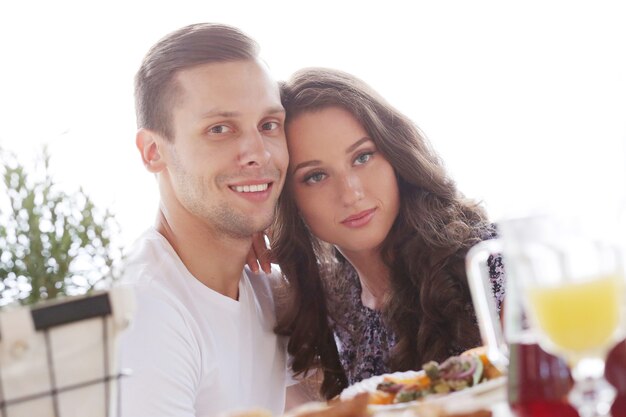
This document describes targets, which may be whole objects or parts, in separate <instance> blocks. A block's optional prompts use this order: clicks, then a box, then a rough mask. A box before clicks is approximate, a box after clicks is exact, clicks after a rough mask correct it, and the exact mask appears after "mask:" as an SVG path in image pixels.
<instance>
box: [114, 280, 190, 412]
mask: <svg viewBox="0 0 626 417" xmlns="http://www.w3.org/2000/svg"><path fill="white" fill-rule="evenodd" d="M137 305H138V309H137V314H136V317H135V319H134V321H133V323H132V325H131V328H130V329H129V330H128V332H127V333H126V334H124V335H123V336H122V339H121V362H122V365H123V367H124V368H129V369H130V370H131V372H132V374H131V375H130V376H128V377H125V378H123V379H122V381H121V387H122V392H121V398H120V401H121V409H122V417H153V416H171V417H195V399H196V390H197V386H198V383H199V378H200V372H201V371H200V369H201V363H200V360H199V358H200V355H199V348H198V345H197V343H195V338H194V337H193V332H192V331H191V330H190V328H189V326H188V323H186V320H185V318H184V316H183V313H182V312H181V311H180V310H178V309H177V308H176V307H175V306H174V305H172V304H171V303H169V302H168V301H167V300H164V299H161V298H159V297H157V296H154V295H152V294H145V293H143V294H142V289H141V288H139V289H138V290H137ZM155 393H168V395H155Z"/></svg>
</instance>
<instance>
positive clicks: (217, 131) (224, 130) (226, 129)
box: [209, 125, 231, 134]
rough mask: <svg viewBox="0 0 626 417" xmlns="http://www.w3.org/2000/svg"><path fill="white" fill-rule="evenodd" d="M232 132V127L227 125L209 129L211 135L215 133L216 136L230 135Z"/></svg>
mask: <svg viewBox="0 0 626 417" xmlns="http://www.w3.org/2000/svg"><path fill="white" fill-rule="evenodd" d="M230 131H231V129H230V127H228V126H226V125H217V126H213V127H212V128H210V129H209V132H210V133H215V134H220V133H228V132H230Z"/></svg>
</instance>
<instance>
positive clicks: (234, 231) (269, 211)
mask: <svg viewBox="0 0 626 417" xmlns="http://www.w3.org/2000/svg"><path fill="white" fill-rule="evenodd" d="M176 81H177V82H178V84H179V87H180V90H181V91H182V94H180V95H179V97H178V98H177V99H176V100H175V102H174V104H173V110H172V121H173V131H174V137H173V138H172V141H171V142H170V143H167V144H166V145H165V146H164V150H165V153H166V155H165V158H166V165H167V167H166V169H165V171H164V175H166V176H167V178H169V186H170V187H171V191H172V194H173V196H174V198H175V200H176V201H177V202H178V203H179V205H180V208H182V211H183V213H186V214H190V215H191V218H196V219H200V220H201V221H202V222H203V223H204V225H205V226H207V227H208V228H210V229H213V230H214V231H216V232H218V233H222V234H226V235H228V236H232V237H248V236H250V235H251V234H252V233H254V232H257V231H261V230H264V229H265V228H267V227H268V226H269V224H270V223H271V221H272V217H273V214H274V206H275V204H276V201H277V199H278V195H279V193H280V191H281V189H282V186H283V183H284V179H285V171H286V169H287V164H288V155H287V145H286V141H285V132H284V129H283V126H284V119H285V113H284V109H283V107H282V105H281V102H280V94H279V91H278V85H277V84H276V82H275V81H274V80H273V79H272V78H271V77H270V76H269V74H268V72H267V70H266V69H265V67H264V66H263V65H262V64H259V62H257V61H254V60H247V61H235V62H226V63H212V64H204V65H200V66H197V67H194V68H191V69H187V70H184V71H181V72H180V73H179V74H178V75H177V77H176Z"/></svg>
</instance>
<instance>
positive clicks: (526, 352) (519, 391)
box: [508, 344, 626, 417]
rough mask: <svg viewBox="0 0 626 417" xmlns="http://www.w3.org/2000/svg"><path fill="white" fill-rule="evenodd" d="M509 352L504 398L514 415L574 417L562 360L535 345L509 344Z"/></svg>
mask: <svg viewBox="0 0 626 417" xmlns="http://www.w3.org/2000/svg"><path fill="white" fill-rule="evenodd" d="M509 349H510V353H509V360H510V363H509V376H508V378H509V380H508V381H509V382H508V397H509V404H510V405H511V409H512V410H513V412H514V414H515V415H517V416H518V417H555V416H559V417H578V412H577V411H576V410H575V409H574V408H573V407H572V406H571V405H569V404H568V402H567V393H568V392H569V390H570V389H571V387H572V385H573V381H572V377H571V375H570V372H569V368H568V367H567V364H566V363H565V362H564V361H563V360H562V359H560V358H557V357H556V356H553V355H550V354H549V353H546V352H545V351H544V350H543V349H541V348H540V347H539V346H538V345H536V344H511V345H510V346H509ZM625 353H626V351H625Z"/></svg>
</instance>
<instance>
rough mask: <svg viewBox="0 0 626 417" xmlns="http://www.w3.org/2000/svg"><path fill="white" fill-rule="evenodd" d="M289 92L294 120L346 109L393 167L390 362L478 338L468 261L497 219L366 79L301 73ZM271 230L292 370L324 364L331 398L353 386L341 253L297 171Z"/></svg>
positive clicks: (436, 353)
mask: <svg viewBox="0 0 626 417" xmlns="http://www.w3.org/2000/svg"><path fill="white" fill-rule="evenodd" d="M282 100H283V105H284V106H285V109H286V111H287V125H289V123H290V122H292V121H293V120H295V119H297V118H298V116H299V115H301V114H303V113H309V112H315V111H319V110H322V109H325V108H328V107H340V108H342V109H345V110H347V111H348V112H350V113H351V114H352V115H353V116H354V117H355V118H356V119H357V120H358V121H359V122H360V123H361V124H362V126H363V127H364V128H365V130H366V131H367V132H368V134H369V136H370V138H371V139H372V140H373V141H374V143H375V144H376V147H377V149H378V150H379V152H381V153H382V154H383V155H384V156H385V158H386V159H387V160H388V161H389V163H390V164H391V165H392V167H393V168H394V170H395V173H396V176H397V180H398V186H399V190H400V211H399V214H398V217H397V219H396V221H395V223H394V225H393V226H392V228H391V230H390V232H389V234H388V236H387V238H386V239H385V240H384V242H383V243H382V247H381V254H382V257H383V260H384V262H385V263H386V265H387V266H388V267H389V270H390V279H391V286H390V288H391V294H390V296H389V297H388V301H387V303H386V304H385V307H384V309H383V317H384V319H385V323H387V325H388V326H390V328H391V329H392V331H393V333H394V334H395V336H396V340H397V343H396V345H395V347H394V348H393V351H392V352H391V364H390V366H391V368H392V369H391V370H394V371H396V370H398V371H399V370H409V369H420V368H421V366H422V364H423V363H425V362H426V361H429V360H437V361H441V360H443V359H445V358H446V357H448V356H449V355H450V354H451V352H455V351H460V350H463V349H466V348H470V347H474V346H477V345H478V344H480V337H479V332H478V328H477V326H476V323H475V319H474V314H473V310H472V304H471V296H470V293H469V288H468V284H467V279H466V274H465V264H464V260H465V255H466V253H467V251H468V250H469V248H470V247H471V246H473V245H474V244H476V243H477V242H479V241H480V240H483V239H484V238H485V236H487V235H489V233H490V225H489V223H488V222H487V219H486V216H485V214H484V212H483V210H482V209H481V208H480V207H479V206H478V205H477V204H476V203H473V202H471V201H468V200H467V199H465V198H464V197H463V196H462V195H461V194H460V193H459V192H458V191H457V188H456V185H455V183H454V182H453V181H452V180H451V179H450V178H449V177H448V175H447V173H446V171H445V169H444V166H443V164H442V162H441V160H440V159H439V157H438V156H437V155H436V153H435V152H434V151H433V150H432V149H431V147H430V145H429V143H428V141H427V140H426V138H425V137H424V135H423V134H422V133H421V132H420V130H419V129H418V128H417V127H416V126H415V125H414V124H413V122H412V121H411V120H410V119H408V118H407V117H406V116H404V115H403V114H401V113H400V112H398V111H397V110H396V109H394V108H393V107H391V106H390V105H389V104H388V103H387V102H386V101H385V100H384V99H383V98H382V97H380V96H379V95H378V94H377V93H376V92H374V91H373V90H372V89H371V88H370V87H369V86H368V85H367V84H365V83H364V82H363V81H361V80H359V79H358V78H355V77H354V76H352V75H350V74H347V73H344V72H341V71H337V70H331V69H324V68H310V69H305V70H301V71H299V72H297V73H295V74H294V75H293V76H292V78H291V80H289V81H288V82H286V83H284V84H283V85H282ZM290 140H291V141H293V140H298V138H290ZM271 230H272V233H271V240H272V252H273V256H274V259H275V260H276V261H277V262H278V264H279V265H280V267H281V269H282V271H283V273H284V275H285V277H286V280H287V281H288V283H289V287H290V289H291V296H292V298H291V303H290V305H289V308H288V310H287V311H286V312H285V313H284V314H283V315H282V317H280V318H279V321H278V325H277V328H276V331H277V333H279V334H282V335H288V336H290V339H289V344H288V351H289V353H290V354H291V355H292V358H293V362H292V368H293V370H294V371H295V372H296V373H305V372H307V371H308V370H310V369H314V368H321V369H322V370H323V372H324V380H323V383H322V387H321V394H322V395H323V396H325V397H326V398H331V397H333V396H334V395H336V394H338V393H339V392H341V390H342V389H343V388H344V387H345V386H346V385H347V379H346V376H345V373H344V372H343V369H342V367H341V363H340V361H339V355H338V352H337V347H336V345H335V341H334V337H333V332H332V329H330V327H329V323H328V314H329V312H328V308H327V302H326V298H325V296H324V284H323V281H322V274H326V273H328V270H327V269H328V268H327V267H328V265H333V263H334V264H336V263H337V260H338V257H337V252H336V250H334V248H332V247H331V246H330V245H328V244H325V243H324V242H322V241H320V240H319V239H317V238H316V237H315V236H313V235H312V234H311V233H310V231H309V229H308V227H307V226H306V224H305V222H304V220H303V219H302V218H301V217H300V214H299V212H298V208H297V206H296V202H295V200H294V196H293V193H292V190H291V186H290V179H289V178H288V180H287V184H286V186H285V189H284V190H283V193H282V195H281V197H280V199H279V202H278V207H277V215H276V220H275V222H274V225H273V226H272V228H271ZM339 260H340V261H341V259H339Z"/></svg>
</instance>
